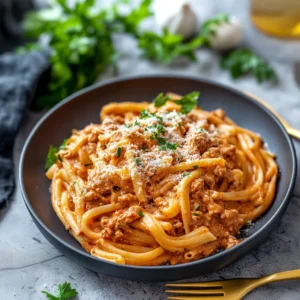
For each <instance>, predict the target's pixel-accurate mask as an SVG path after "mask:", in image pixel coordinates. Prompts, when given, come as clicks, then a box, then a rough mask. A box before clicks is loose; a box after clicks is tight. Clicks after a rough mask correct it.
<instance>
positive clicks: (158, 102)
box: [153, 92, 200, 114]
mask: <svg viewBox="0 0 300 300" xmlns="http://www.w3.org/2000/svg"><path fill="white" fill-rule="evenodd" d="M199 96H200V92H191V93H189V94H186V95H184V96H183V97H182V98H181V99H179V100H173V102H175V103H176V104H178V105H180V106H181V112H182V113H183V114H187V113H189V112H190V111H191V110H192V109H193V108H194V107H195V106H197V102H198V98H199ZM169 100H171V98H170V97H168V96H166V95H164V94H163V93H160V94H158V95H157V96H156V98H155V99H154V100H153V104H154V106H155V107H161V106H163V105H165V104H166V103H167V101H169Z"/></svg>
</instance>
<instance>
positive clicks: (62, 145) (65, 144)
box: [59, 138, 69, 150]
mask: <svg viewBox="0 0 300 300" xmlns="http://www.w3.org/2000/svg"><path fill="white" fill-rule="evenodd" d="M68 141H69V138H67V139H64V140H63V142H62V144H61V145H60V146H59V150H62V149H65V148H66V147H67V143H68Z"/></svg>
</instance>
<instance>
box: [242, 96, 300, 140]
mask: <svg viewBox="0 0 300 300" xmlns="http://www.w3.org/2000/svg"><path fill="white" fill-rule="evenodd" d="M244 94H246V95H247V96H249V97H251V98H253V99H254V100H256V101H257V102H259V103H261V104H262V105H263V106H265V107H266V108H267V109H268V110H269V111H271V112H272V113H273V115H275V116H276V117H277V119H278V120H279V121H280V122H281V124H282V125H283V127H284V128H285V129H286V131H287V133H288V134H289V135H290V136H292V137H294V138H296V139H297V140H300V130H298V129H296V128H294V127H293V126H292V125H290V124H289V123H288V122H287V121H286V120H284V119H283V118H282V117H281V116H280V115H279V114H278V113H277V112H276V111H275V110H274V109H273V108H272V107H271V106H270V105H269V104H268V103H266V102H265V101H263V100H262V99H260V98H259V97H257V96H255V95H253V94H251V93H249V92H244Z"/></svg>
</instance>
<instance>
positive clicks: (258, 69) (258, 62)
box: [221, 48, 277, 83]
mask: <svg viewBox="0 0 300 300" xmlns="http://www.w3.org/2000/svg"><path fill="white" fill-rule="evenodd" d="M221 67H222V68H223V69H226V70H229V71H230V74H231V76H232V77H233V78H234V79H236V78H239V77H241V76H243V75H245V74H252V75H254V76H255V78H256V80H257V82H259V83H262V82H263V81H275V80H276V79H277V76H276V73H275V71H274V70H273V69H272V67H271V66H270V65H269V64H268V62H267V61H265V60H264V59H263V58H262V57H260V56H258V55H256V54H255V53H253V52H252V51H251V50H250V49H247V48H242V49H235V50H232V51H230V52H228V53H226V54H225V55H224V56H223V57H222V59H221Z"/></svg>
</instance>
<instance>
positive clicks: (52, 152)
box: [45, 139, 69, 171]
mask: <svg viewBox="0 0 300 300" xmlns="http://www.w3.org/2000/svg"><path fill="white" fill-rule="evenodd" d="M68 140H69V139H64V140H63V142H62V144H61V145H60V146H59V147H58V148H57V147H53V146H52V145H50V147H49V150H48V154H47V157H46V161H45V171H47V170H48V169H49V168H50V167H51V166H52V165H54V164H55V162H56V159H58V160H59V161H62V158H61V156H60V155H58V156H57V153H58V151H59V150H62V149H64V148H66V145H67V143H68Z"/></svg>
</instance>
